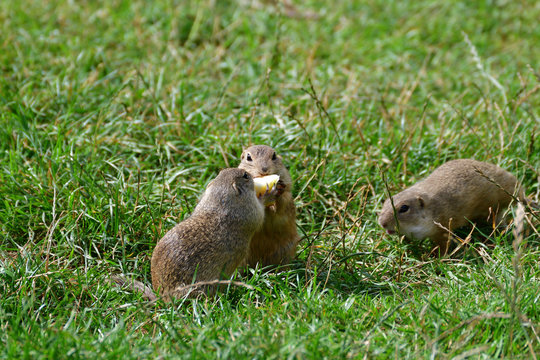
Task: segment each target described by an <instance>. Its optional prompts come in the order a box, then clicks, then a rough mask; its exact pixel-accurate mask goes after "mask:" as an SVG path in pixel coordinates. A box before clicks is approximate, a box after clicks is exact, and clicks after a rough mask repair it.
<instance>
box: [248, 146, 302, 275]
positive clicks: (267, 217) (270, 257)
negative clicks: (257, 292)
mask: <svg viewBox="0 0 540 360" xmlns="http://www.w3.org/2000/svg"><path fill="white" fill-rule="evenodd" d="M238 167H239V168H240V169H243V170H246V171H247V172H249V173H250V174H251V176H253V177H254V178H257V177H262V176H267V175H279V181H278V183H277V190H278V194H277V199H276V202H275V204H273V205H271V206H267V207H266V208H265V212H264V224H263V226H262V228H261V229H259V230H258V231H257V232H256V233H255V235H253V238H252V240H251V245H250V247H249V253H248V257H247V259H246V263H247V265H248V266H250V267H255V266H256V265H257V263H259V264H260V265H261V266H263V267H264V266H268V265H280V264H288V263H290V262H291V260H292V259H293V258H294V256H295V254H296V247H297V246H298V242H299V240H300V237H299V236H298V231H297V229H296V207H295V205H294V200H293V197H292V180H291V175H290V174H289V171H288V170H287V168H286V167H285V165H283V160H282V158H281V156H279V155H277V154H276V152H275V150H274V149H272V148H271V147H270V146H266V145H253V146H250V147H248V148H247V149H245V150H244V151H243V152H242V156H241V158H240V165H238Z"/></svg>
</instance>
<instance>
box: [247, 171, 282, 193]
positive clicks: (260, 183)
mask: <svg viewBox="0 0 540 360" xmlns="http://www.w3.org/2000/svg"><path fill="white" fill-rule="evenodd" d="M278 181H279V175H268V176H262V177H257V178H254V179H253V182H254V183H255V192H256V193H257V197H259V196H261V195H264V194H266V193H267V192H269V191H272V190H273V189H275V187H276V185H277V182H278Z"/></svg>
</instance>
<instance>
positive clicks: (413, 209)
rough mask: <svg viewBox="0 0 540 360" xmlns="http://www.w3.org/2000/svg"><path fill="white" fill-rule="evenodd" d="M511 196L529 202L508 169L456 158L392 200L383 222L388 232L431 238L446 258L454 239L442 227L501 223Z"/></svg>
mask: <svg viewBox="0 0 540 360" xmlns="http://www.w3.org/2000/svg"><path fill="white" fill-rule="evenodd" d="M513 197H515V198H517V199H519V200H520V201H523V202H527V200H526V198H525V195H524V192H523V189H522V188H521V186H520V184H519V182H518V180H517V179H516V177H515V176H514V175H512V174H511V173H509V172H508V171H506V170H504V169H501V168H500V167H498V166H496V165H493V164H488V163H485V162H480V161H476V160H471V159H459V160H452V161H449V162H447V163H445V164H443V165H441V166H440V167H438V168H437V169H435V171H433V173H431V175H429V176H428V177H427V178H425V179H424V180H421V181H419V182H417V183H416V184H414V185H413V186H411V187H409V188H407V189H405V190H404V191H402V192H400V193H398V194H396V195H394V196H393V197H392V201H391V200H390V199H386V201H385V202H384V205H383V208H382V211H381V213H380V214H379V224H380V225H381V226H382V227H383V228H384V229H386V231H387V232H388V233H389V234H393V233H399V234H401V235H405V237H407V238H409V239H410V238H414V239H418V240H423V239H426V238H430V239H431V240H432V241H433V242H434V243H435V244H436V246H438V247H439V253H440V254H441V255H445V254H446V253H447V252H448V248H449V245H450V238H449V232H448V230H445V229H443V228H441V226H443V227H445V228H447V229H449V230H453V229H458V228H461V227H464V226H466V225H469V224H470V222H478V223H489V222H490V221H495V222H496V223H499V221H501V220H502V217H503V214H504V210H505V209H506V207H508V205H509V204H510V203H511V202H512V200H513ZM392 202H393V204H392ZM396 220H397V224H396ZM436 223H439V224H440V225H441V226H439V225H437V224H436Z"/></svg>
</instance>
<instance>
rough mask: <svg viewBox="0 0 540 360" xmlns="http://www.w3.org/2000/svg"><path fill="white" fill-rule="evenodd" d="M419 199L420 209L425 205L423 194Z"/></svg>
mask: <svg viewBox="0 0 540 360" xmlns="http://www.w3.org/2000/svg"><path fill="white" fill-rule="evenodd" d="M417 199H418V204H419V205H420V209H423V208H424V205H425V202H424V199H422V197H421V196H418V197H417Z"/></svg>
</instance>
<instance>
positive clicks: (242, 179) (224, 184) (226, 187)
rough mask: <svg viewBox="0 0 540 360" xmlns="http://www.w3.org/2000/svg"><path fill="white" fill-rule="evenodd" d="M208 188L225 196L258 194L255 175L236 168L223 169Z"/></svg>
mask: <svg viewBox="0 0 540 360" xmlns="http://www.w3.org/2000/svg"><path fill="white" fill-rule="evenodd" d="M206 189H207V191H211V192H213V193H222V195H223V196H229V197H232V198H234V197H238V196H241V197H243V196H248V197H249V196H251V197H255V196H256V195H255V185H254V184H253V177H252V176H251V175H250V174H249V173H248V172H247V171H246V170H242V169H236V168H229V169H223V170H221V171H220V172H219V174H218V176H216V178H215V179H214V180H212V181H211V182H210V183H209V184H208V186H207V188H206Z"/></svg>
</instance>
